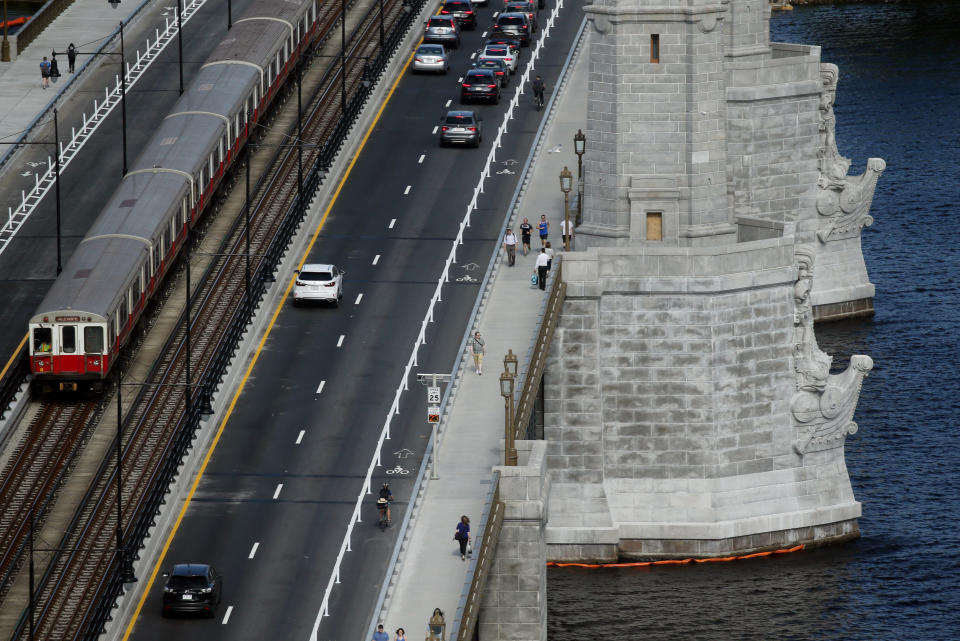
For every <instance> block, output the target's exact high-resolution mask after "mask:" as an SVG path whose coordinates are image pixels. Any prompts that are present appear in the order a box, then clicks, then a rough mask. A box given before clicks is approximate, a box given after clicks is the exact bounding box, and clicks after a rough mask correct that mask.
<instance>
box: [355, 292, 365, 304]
mask: <svg viewBox="0 0 960 641" xmlns="http://www.w3.org/2000/svg"><path fill="white" fill-rule="evenodd" d="M362 300H363V292H361V293H359V294H357V300H355V301H353V304H354V305H359V304H360V301H362Z"/></svg>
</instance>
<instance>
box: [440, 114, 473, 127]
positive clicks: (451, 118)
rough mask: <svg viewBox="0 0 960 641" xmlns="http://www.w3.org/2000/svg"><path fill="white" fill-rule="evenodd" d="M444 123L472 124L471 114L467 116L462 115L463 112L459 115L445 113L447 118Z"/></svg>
mask: <svg viewBox="0 0 960 641" xmlns="http://www.w3.org/2000/svg"><path fill="white" fill-rule="evenodd" d="M444 124H446V125H472V124H473V116H467V115H463V114H461V115H454V114H449V115H447V119H446V121H445V122H444Z"/></svg>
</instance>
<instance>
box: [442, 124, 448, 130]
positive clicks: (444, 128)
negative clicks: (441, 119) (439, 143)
mask: <svg viewBox="0 0 960 641" xmlns="http://www.w3.org/2000/svg"><path fill="white" fill-rule="evenodd" d="M447 129H449V127H447V126H446V125H444V126H443V127H441V128H440V131H446V130H447Z"/></svg>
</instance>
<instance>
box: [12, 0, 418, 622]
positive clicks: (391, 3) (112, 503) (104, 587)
mask: <svg viewBox="0 0 960 641" xmlns="http://www.w3.org/2000/svg"><path fill="white" fill-rule="evenodd" d="M331 5H332V6H331ZM323 6H324V7H325V10H326V11H327V14H326V15H325V16H324V18H323V20H324V22H323V24H324V25H325V32H327V33H329V32H330V31H331V30H332V29H333V27H334V25H336V24H337V23H338V21H339V5H338V4H336V3H325V4H324V5H323ZM375 6H376V5H375ZM383 8H384V24H385V27H386V28H387V29H389V30H390V32H391V34H392V36H393V37H391V40H390V41H391V43H392V44H391V46H390V47H389V48H388V51H389V50H392V48H393V46H395V44H396V43H397V42H398V41H399V40H400V38H401V37H402V31H403V30H404V29H399V33H398V30H397V29H394V25H395V24H396V25H400V24H401V23H402V22H403V20H407V21H409V19H410V18H409V16H408V15H407V14H408V13H410V12H409V11H404V6H403V5H402V4H401V0H386V1H385V2H384V5H383ZM404 24H405V23H404ZM379 29H380V15H379V12H378V10H377V9H376V8H375V9H374V10H372V11H370V13H368V14H367V15H366V17H365V18H364V19H363V20H362V22H361V23H360V25H359V26H358V27H357V28H356V29H355V30H354V34H353V35H352V36H351V40H350V43H351V44H350V45H349V48H348V51H347V57H346V59H345V63H346V64H345V65H344V67H343V69H341V66H340V64H339V63H338V61H335V62H334V63H333V64H331V65H329V66H327V69H326V71H325V72H324V73H322V74H320V78H319V81H318V82H316V83H315V86H316V90H315V92H314V98H315V99H314V100H312V101H308V102H310V103H311V104H310V105H308V106H307V109H306V112H307V114H306V116H305V118H304V121H303V139H304V140H306V141H308V142H311V143H315V146H305V147H303V148H302V149H301V150H300V151H302V153H303V166H304V167H305V168H315V167H317V166H323V165H326V164H327V163H329V161H330V159H331V157H332V155H334V154H335V152H336V150H337V148H338V147H339V145H340V144H341V143H342V139H343V136H344V135H345V133H346V131H347V130H348V128H349V122H348V117H349V116H351V114H350V113H349V110H348V112H347V113H344V111H343V105H342V104H341V89H342V87H343V86H344V85H345V86H346V91H347V95H348V96H355V97H356V96H357V93H356V92H357V90H358V89H359V88H360V87H361V85H362V83H363V82H364V81H365V80H367V79H369V74H370V73H371V69H370V64H369V61H370V60H372V59H376V62H375V63H374V67H375V69H373V72H379V71H381V70H382V68H383V66H384V65H385V63H386V61H387V59H388V57H389V56H388V55H382V56H380V55H378V54H379V53H380V51H379V48H380V38H379ZM321 39H322V38H321ZM341 73H344V76H342V77H341V75H340V74H341ZM291 84H294V85H295V83H291ZM287 95H288V96H289V95H290V92H289V91H288V93H287ZM364 95H365V94H364ZM359 98H361V99H362V98H363V96H362V95H361V96H359ZM281 102H282V101H281ZM357 103H358V101H357V100H352V101H351V103H350V105H349V107H350V108H351V109H353V110H354V111H355V110H357V108H358V104H357ZM345 116H346V117H345ZM297 152H298V149H296V148H283V149H279V150H278V153H277V154H276V156H277V160H278V162H276V163H274V164H273V165H272V169H271V170H269V171H268V173H267V174H266V175H265V176H264V178H263V179H262V180H261V182H260V185H259V186H258V188H257V190H256V193H255V197H253V196H254V194H251V203H252V204H253V207H252V208H251V212H250V229H249V250H247V247H246V243H247V233H246V232H247V230H246V228H245V226H244V225H243V217H242V216H240V217H238V220H237V222H236V224H235V225H234V228H233V229H232V231H231V233H230V234H229V235H228V238H227V239H226V240H225V241H224V243H223V244H222V245H221V248H220V250H219V251H218V252H216V255H215V256H213V258H212V260H211V261H210V265H209V267H208V268H207V270H206V274H205V277H204V278H203V279H202V280H201V281H200V282H199V283H198V284H197V287H196V288H195V290H194V291H193V293H192V295H191V306H190V307H191V309H190V315H189V316H190V320H191V322H190V332H189V342H190V345H191V349H190V357H191V358H190V361H189V363H188V362H187V357H186V356H187V350H186V342H187V341H186V337H187V332H186V323H185V322H184V321H185V319H183V318H181V321H180V322H178V323H177V328H176V330H175V331H174V332H172V334H171V336H170V337H169V339H168V340H167V343H166V345H165V347H164V349H163V350H162V353H161V355H160V357H159V358H158V359H157V362H156V365H155V366H154V367H153V369H152V371H151V374H150V375H149V376H148V378H147V380H146V381H143V382H142V383H138V385H140V390H139V393H137V394H136V400H135V402H134V403H133V405H132V407H131V408H130V410H129V411H128V413H127V415H126V417H124V419H123V426H124V427H123V434H124V436H123V442H122V477H121V479H120V480H121V483H120V485H121V498H122V504H123V506H124V508H123V514H122V519H121V520H120V529H121V533H120V537H121V538H120V540H121V541H122V542H123V543H122V546H121V549H122V550H127V549H128V548H132V549H133V552H135V550H136V548H138V547H139V546H140V545H141V542H142V539H143V536H144V535H145V534H146V530H147V529H148V527H149V525H150V521H151V520H152V518H153V516H154V514H155V512H156V511H157V509H158V507H159V505H158V504H159V502H158V501H157V500H156V497H157V488H158V487H159V488H160V489H161V494H160V496H162V489H163V488H165V487H166V485H167V484H168V483H169V480H170V478H172V476H173V474H174V473H175V471H176V468H177V466H178V465H179V462H180V460H181V459H182V456H183V454H184V452H185V451H186V449H187V445H189V441H190V440H191V439H192V437H193V434H194V431H195V429H196V427H197V425H198V422H199V411H200V406H201V405H202V403H203V401H204V400H206V398H207V397H208V395H209V394H210V393H212V391H213V388H214V387H215V386H216V385H217V384H218V383H219V377H220V376H221V375H222V369H223V367H224V366H225V364H224V361H226V360H229V353H227V352H229V351H230V350H232V347H231V340H233V341H234V344H235V341H236V339H237V338H238V336H232V337H231V336H230V332H229V331H228V328H230V327H235V326H236V325H237V320H238V319H239V320H243V321H244V323H243V324H245V320H246V319H248V318H249V317H250V315H251V314H252V308H253V306H254V305H255V303H256V301H257V300H258V299H259V296H260V292H262V289H263V286H262V282H261V280H260V279H259V278H255V279H254V280H256V283H257V286H258V287H256V288H255V290H254V291H251V292H249V293H248V291H247V287H246V283H247V274H248V271H247V265H246V256H247V255H249V256H250V259H251V260H250V272H251V273H253V274H255V275H257V274H259V275H263V274H267V273H272V270H273V268H274V267H275V264H276V262H277V261H278V260H279V254H280V253H281V252H282V247H283V246H285V245H286V243H287V241H288V240H289V236H290V235H291V234H292V232H293V231H294V229H295V228H296V226H297V225H298V224H299V221H300V218H301V217H302V215H303V213H304V211H305V208H306V202H307V201H309V194H311V193H312V192H313V191H314V190H315V188H316V186H317V185H318V184H319V180H320V178H319V172H318V171H316V170H315V169H311V171H310V178H309V179H308V180H307V181H306V182H305V183H304V185H303V197H302V199H300V200H298V192H299V191H300V186H301V182H300V180H299V175H300V172H299V171H298V153H297ZM247 162H249V156H248V159H247ZM240 169H242V167H241V168H240ZM238 173H239V172H238ZM304 173H307V172H306V171H304ZM291 212H294V215H293V216H292V217H291ZM278 248H280V249H279V250H278ZM224 354H226V356H224ZM217 355H220V358H219V363H218V362H217V361H218V358H217ZM188 369H189V372H190V374H189V376H188V374H187V372H188ZM218 370H219V371H220V373H219V374H218ZM187 380H190V382H191V385H189V386H188V385H187V384H186V382H187ZM188 391H189V394H190V398H189V402H188V398H187V394H188ZM114 446H115V445H114ZM110 451H111V452H113V449H111V450H110ZM111 457H112V455H111V456H108V457H106V458H105V459H104V461H103V462H102V463H101V466H100V469H99V470H98V471H97V474H96V476H95V480H94V481H93V483H92V484H91V485H90V487H89V489H88V491H87V493H86V495H85V497H84V500H83V501H82V503H81V507H80V508H79V509H78V511H77V513H76V514H75V515H74V518H73V521H72V522H71V524H70V526H69V527H68V529H67V533H66V534H65V535H64V538H63V539H62V540H61V541H60V544H59V545H58V546H57V548H58V550H59V552H58V553H56V554H55V555H54V557H53V561H52V562H51V563H50V565H49V567H48V568H47V570H46V572H45V573H44V575H43V577H42V579H41V581H40V586H39V589H38V590H37V592H36V603H37V610H36V614H35V626H36V628H35V635H36V638H42V639H93V638H95V637H96V636H98V635H99V633H100V632H101V628H102V626H103V623H104V621H106V619H107V618H108V616H109V612H110V608H111V606H112V603H113V600H114V599H115V597H116V595H117V593H118V591H119V584H118V575H119V567H120V565H121V562H122V554H121V551H118V549H117V548H118V546H117V540H118V539H117V528H118V519H117V494H116V493H117V490H118V484H117V478H116V473H117V468H116V465H115V463H114V462H113V460H112V458H111ZM49 469H54V468H49ZM41 475H42V474H41ZM21 511H22V510H21ZM0 540H3V539H2V538H0ZM128 551H129V550H128ZM26 630H27V626H26V625H25V624H21V625H20V627H19V628H18V631H17V634H15V635H14V638H15V639H17V638H23V637H24V636H25V634H26Z"/></svg>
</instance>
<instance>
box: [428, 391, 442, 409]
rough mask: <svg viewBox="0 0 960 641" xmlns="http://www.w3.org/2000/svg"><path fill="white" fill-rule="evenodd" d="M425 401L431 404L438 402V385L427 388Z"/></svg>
mask: <svg viewBox="0 0 960 641" xmlns="http://www.w3.org/2000/svg"><path fill="white" fill-rule="evenodd" d="M427 402H428V403H430V404H431V405H438V404H439V403H440V388H439V387H428V388H427Z"/></svg>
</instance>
